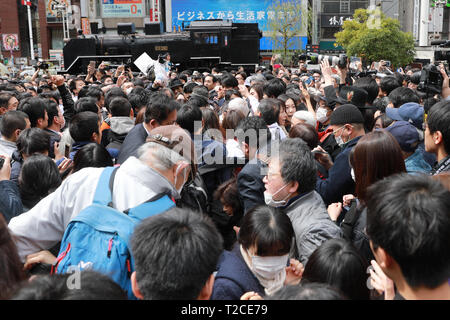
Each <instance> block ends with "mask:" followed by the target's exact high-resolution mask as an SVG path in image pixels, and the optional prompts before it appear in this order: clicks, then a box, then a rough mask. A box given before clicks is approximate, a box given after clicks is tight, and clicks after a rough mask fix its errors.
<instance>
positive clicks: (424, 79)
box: [417, 64, 444, 94]
mask: <svg viewBox="0 0 450 320" xmlns="http://www.w3.org/2000/svg"><path fill="white" fill-rule="evenodd" d="M443 81H444V79H443V77H442V74H441V72H440V70H439V69H438V67H437V66H436V65H435V64H428V65H426V66H425V67H423V69H422V72H421V74H420V82H419V85H418V86H417V90H418V91H421V92H426V93H431V94H439V93H441V91H442V83H443Z"/></svg>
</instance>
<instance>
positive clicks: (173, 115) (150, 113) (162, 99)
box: [117, 93, 178, 164]
mask: <svg viewBox="0 0 450 320" xmlns="http://www.w3.org/2000/svg"><path fill="white" fill-rule="evenodd" d="M177 106H178V103H177V102H176V101H175V100H172V99H170V98H169V97H168V96H166V95H165V94H162V93H157V94H155V95H154V96H153V97H152V98H151V99H150V102H149V104H148V105H147V107H146V109H145V121H144V123H141V124H138V125H137V126H135V127H134V128H133V129H131V131H130V132H129V133H128V135H127V136H126V138H125V140H124V141H123V144H122V148H121V149H120V153H119V157H118V159H117V163H119V164H122V163H124V162H125V160H127V159H128V158H129V157H130V156H136V151H137V149H138V148H139V147H140V146H141V145H143V144H144V143H145V141H146V139H147V136H148V133H149V132H150V131H151V130H153V129H154V128H156V127H159V126H165V125H172V124H174V123H175V121H176V120H177Z"/></svg>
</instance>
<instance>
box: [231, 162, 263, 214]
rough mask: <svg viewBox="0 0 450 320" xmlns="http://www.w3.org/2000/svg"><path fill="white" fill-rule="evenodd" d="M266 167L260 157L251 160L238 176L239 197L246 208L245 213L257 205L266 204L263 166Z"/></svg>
mask: <svg viewBox="0 0 450 320" xmlns="http://www.w3.org/2000/svg"><path fill="white" fill-rule="evenodd" d="M264 167H266V165H265V164H264V162H262V161H261V160H259V159H256V158H255V159H253V160H250V161H249V162H248V163H247V164H246V165H245V166H244V168H242V170H241V172H239V174H238V177H237V187H238V190H239V199H240V201H241V203H242V206H243V208H244V214H245V213H247V212H248V211H249V210H250V209H252V208H253V207H255V206H257V205H264V204H265V202H264V191H265V190H266V189H265V187H264V183H263V178H264V174H261V168H264Z"/></svg>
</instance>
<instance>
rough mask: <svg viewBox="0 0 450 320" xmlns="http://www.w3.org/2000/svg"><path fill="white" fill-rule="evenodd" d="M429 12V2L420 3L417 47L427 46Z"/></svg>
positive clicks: (427, 0) (425, 0) (423, 0)
mask: <svg viewBox="0 0 450 320" xmlns="http://www.w3.org/2000/svg"><path fill="white" fill-rule="evenodd" d="M429 12H430V1H429V0H421V1H420V28H419V46H420V47H426V46H428V15H429Z"/></svg>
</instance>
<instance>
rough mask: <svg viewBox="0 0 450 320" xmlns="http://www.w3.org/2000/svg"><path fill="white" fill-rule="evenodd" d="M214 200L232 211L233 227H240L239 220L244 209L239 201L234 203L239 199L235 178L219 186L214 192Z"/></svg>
mask: <svg viewBox="0 0 450 320" xmlns="http://www.w3.org/2000/svg"><path fill="white" fill-rule="evenodd" d="M214 199H215V200H219V201H220V202H221V203H222V205H224V206H229V207H231V209H232V210H233V218H232V221H233V225H234V226H240V225H241V223H240V220H241V218H242V215H243V214H244V208H243V207H242V204H241V202H240V201H236V199H239V191H238V187H237V179H236V177H234V178H231V179H230V180H228V181H225V182H224V183H222V184H221V185H219V187H218V188H217V189H216V191H215V192H214Z"/></svg>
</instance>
